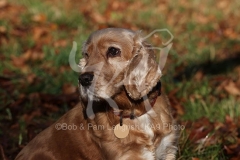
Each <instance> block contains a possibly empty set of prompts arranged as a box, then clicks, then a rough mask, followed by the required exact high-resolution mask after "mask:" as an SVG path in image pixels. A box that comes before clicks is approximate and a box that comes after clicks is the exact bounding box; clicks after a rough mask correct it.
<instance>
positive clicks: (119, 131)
mask: <svg viewBox="0 0 240 160" xmlns="http://www.w3.org/2000/svg"><path fill="white" fill-rule="evenodd" d="M114 134H115V136H116V137H117V138H125V137H127V136H128V134H129V128H128V126H127V125H126V124H123V125H122V126H120V124H117V125H116V126H115V127H114Z"/></svg>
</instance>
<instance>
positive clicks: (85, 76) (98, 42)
mask: <svg viewBox="0 0 240 160" xmlns="http://www.w3.org/2000/svg"><path fill="white" fill-rule="evenodd" d="M82 53H83V58H82V59H81V60H80V64H79V65H80V67H81V74H80V76H79V82H80V86H79V87H80V94H81V97H82V98H83V99H87V98H92V99H93V100H95V101H98V100H101V99H106V98H111V97H113V96H115V95H116V94H118V93H119V92H121V91H122V90H123V89H124V88H125V90H126V91H127V93H128V95H129V96H130V97H131V98H132V99H135V100H137V99H140V98H141V97H143V96H144V95H146V94H148V92H149V91H151V89H152V88H153V87H154V86H155V85H156V84H157V82H158V80H159V79H160V76H161V70H160V68H159V66H158V64H157V63H156V61H155V54H154V51H153V50H152V49H151V45H149V44H147V43H146V42H144V40H143V39H142V38H141V36H140V34H139V32H133V31H130V30H127V29H118V28H108V29H103V30H99V31H96V32H94V33H92V34H91V35H90V37H89V38H88V40H87V41H86V43H85V44H84V45H83V50H82Z"/></svg>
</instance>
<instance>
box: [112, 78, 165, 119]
mask: <svg viewBox="0 0 240 160" xmlns="http://www.w3.org/2000/svg"><path fill="white" fill-rule="evenodd" d="M160 95H161V82H160V81H159V82H158V83H157V85H156V86H154V87H153V88H152V90H151V91H150V92H149V93H148V95H147V96H146V97H145V98H141V99H139V100H133V99H132V98H131V97H129V96H128V94H127V92H126V91H122V92H121V93H120V94H118V95H116V96H115V97H114V101H115V102H116V103H117V105H118V109H116V108H113V109H112V111H113V112H114V114H115V115H118V116H122V117H123V118H131V119H133V117H139V116H141V115H143V114H145V113H146V112H147V111H148V110H149V108H152V107H153V106H154V104H155V102H156V100H157V97H158V96H160ZM146 105H149V106H146Z"/></svg>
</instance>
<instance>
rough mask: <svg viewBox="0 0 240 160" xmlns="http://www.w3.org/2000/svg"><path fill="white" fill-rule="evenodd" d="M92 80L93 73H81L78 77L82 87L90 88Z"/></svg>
mask: <svg viewBox="0 0 240 160" xmlns="http://www.w3.org/2000/svg"><path fill="white" fill-rule="evenodd" d="M92 80H93V73H83V74H81V75H80V76H79V82H80V83H81V85H82V86H90V85H91V83H92Z"/></svg>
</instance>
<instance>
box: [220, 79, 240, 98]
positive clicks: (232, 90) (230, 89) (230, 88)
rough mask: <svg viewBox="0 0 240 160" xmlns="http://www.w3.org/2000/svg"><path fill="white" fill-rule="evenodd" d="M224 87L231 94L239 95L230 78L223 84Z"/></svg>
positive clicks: (239, 91)
mask: <svg viewBox="0 0 240 160" xmlns="http://www.w3.org/2000/svg"><path fill="white" fill-rule="evenodd" d="M224 89H225V91H227V92H228V93H229V94H231V95H235V96H236V95H240V90H239V88H238V87H237V85H236V84H235V83H234V82H233V81H232V80H230V81H228V83H227V84H226V85H225V86H224Z"/></svg>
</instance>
